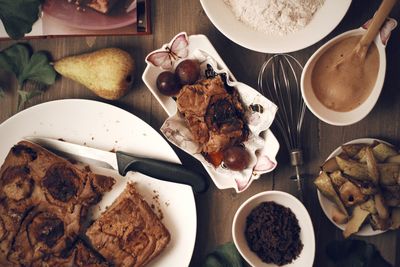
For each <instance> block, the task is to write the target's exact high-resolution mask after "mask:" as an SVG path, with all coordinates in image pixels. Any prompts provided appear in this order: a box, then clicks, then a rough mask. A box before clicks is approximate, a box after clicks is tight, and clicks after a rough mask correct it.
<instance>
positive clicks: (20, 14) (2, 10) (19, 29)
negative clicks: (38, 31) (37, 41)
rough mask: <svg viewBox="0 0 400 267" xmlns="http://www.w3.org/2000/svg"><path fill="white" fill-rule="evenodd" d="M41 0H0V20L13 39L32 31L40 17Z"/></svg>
mask: <svg viewBox="0 0 400 267" xmlns="http://www.w3.org/2000/svg"><path fill="white" fill-rule="evenodd" d="M41 2H42V1H41V0H0V20H1V21H2V22H3V25H4V28H5V29H6V31H7V34H8V35H9V36H10V37H11V38H12V39H20V38H22V37H24V35H25V33H29V32H31V31H32V25H33V24H34V23H35V22H36V21H37V20H38V18H39V10H40V9H39V7H40V5H41Z"/></svg>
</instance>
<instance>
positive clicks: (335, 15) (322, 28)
mask: <svg viewBox="0 0 400 267" xmlns="http://www.w3.org/2000/svg"><path fill="white" fill-rule="evenodd" d="M200 2H201V4H202V6H203V9H204V11H205V12H206V14H207V16H208V18H209V19H210V20H211V22H212V23H213V24H214V25H215V27H217V28H218V30H220V31H221V32H222V33H223V34H224V35H225V36H226V37H228V38H229V39H231V40H232V41H233V42H235V43H237V44H239V45H241V46H243V47H246V48H248V49H250V50H254V51H258V52H262V53H288V52H293V51H297V50H300V49H303V48H306V47H308V46H310V45H313V44H315V43H316V42H318V41H319V40H321V39H322V38H324V37H325V36H327V35H328V34H329V33H330V32H331V31H332V30H333V29H334V28H335V27H336V26H337V25H338V24H339V22H340V21H341V20H342V19H343V17H344V15H345V14H346V12H347V10H348V9H349V7H350V4H351V0H325V2H324V4H323V6H321V7H320V9H319V10H318V11H317V12H316V13H315V14H314V16H313V18H312V20H311V21H310V23H309V24H308V25H307V26H306V27H305V28H303V29H302V30H299V31H297V32H294V33H290V34H287V35H267V34H265V33H262V32H258V31H256V30H254V29H253V28H251V27H250V26H247V25H245V24H244V23H243V22H241V21H239V20H237V19H236V17H235V15H234V14H233V12H232V11H231V8H230V7H229V6H228V5H226V4H225V3H224V1H223V0H200Z"/></svg>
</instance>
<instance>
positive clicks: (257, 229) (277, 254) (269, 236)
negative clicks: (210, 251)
mask: <svg viewBox="0 0 400 267" xmlns="http://www.w3.org/2000/svg"><path fill="white" fill-rule="evenodd" d="M232 236H233V241H234V243H235V245H236V247H237V249H238V251H239V253H240V254H241V255H242V257H243V258H244V259H245V260H246V261H247V262H248V263H249V264H250V265H251V266H257V267H273V266H285V267H286V266H301V267H309V266H310V267H311V266H312V265H313V262H314V256H315V237H314V229H313V225H312V222H311V218H310V215H309V214H308V212H307V210H306V208H305V207H304V205H303V204H302V203H301V202H300V201H299V200H298V199H297V198H295V197H294V196H292V195H290V194H288V193H285V192H282V191H266V192H261V193H258V194H256V195H254V196H252V197H250V198H249V199H247V200H246V201H245V202H244V203H243V204H242V205H241V206H240V207H239V209H238V210H237V211H236V214H235V217H234V219H233V224H232Z"/></svg>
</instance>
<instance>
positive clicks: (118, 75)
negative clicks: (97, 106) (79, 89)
mask: <svg viewBox="0 0 400 267" xmlns="http://www.w3.org/2000/svg"><path fill="white" fill-rule="evenodd" d="M54 68H55V70H56V71H57V72H58V73H59V74H61V75H62V76H65V77H67V78H70V79H72V80H74V81H77V82H79V83H81V84H83V85H84V86H86V87H87V88H89V89H90V90H92V91H93V92H94V93H95V94H97V95H98V96H100V97H102V98H105V99H110V100H115V99H118V98H120V97H122V96H123V95H125V94H126V93H127V91H128V90H129V88H130V86H131V85H132V82H133V72H134V69H135V67H134V60H133V58H132V57H131V56H130V55H129V54H128V53H127V52H125V51H124V50H121V49H118V48H105V49H100V50H97V51H95V52H92V53H86V54H81V55H77V56H69V57H65V58H62V59H60V60H58V61H56V62H55V63H54Z"/></svg>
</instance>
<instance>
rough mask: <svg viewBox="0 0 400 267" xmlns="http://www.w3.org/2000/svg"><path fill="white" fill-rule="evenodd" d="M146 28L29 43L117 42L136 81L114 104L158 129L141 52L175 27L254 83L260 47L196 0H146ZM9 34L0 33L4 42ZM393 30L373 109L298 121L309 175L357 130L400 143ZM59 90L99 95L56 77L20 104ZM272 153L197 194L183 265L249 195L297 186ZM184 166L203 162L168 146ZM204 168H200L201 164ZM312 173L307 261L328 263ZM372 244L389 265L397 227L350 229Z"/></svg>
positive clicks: (398, 33) (1, 115) (65, 46)
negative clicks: (346, 122) (227, 29)
mask: <svg viewBox="0 0 400 267" xmlns="http://www.w3.org/2000/svg"><path fill="white" fill-rule="evenodd" d="M379 3H380V1H363V0H353V3H352V5H351V7H350V9H349V11H348V12H347V15H346V16H345V18H344V19H343V21H342V22H341V23H340V24H339V26H338V27H337V28H336V29H335V30H334V31H333V32H332V33H331V34H330V35H329V36H327V37H326V38H324V39H323V40H322V41H320V42H319V43H317V44H315V45H313V46H311V47H309V48H307V49H303V50H301V51H298V52H295V53H293V55H294V56H295V57H297V58H298V59H299V61H300V62H301V63H303V64H304V63H305V62H306V61H307V59H308V58H309V57H310V55H311V54H312V53H313V52H314V51H315V50H316V49H317V48H318V47H320V46H321V45H322V44H323V43H325V42H326V41H327V40H329V39H330V38H332V37H334V36H336V35H337V34H339V33H341V32H344V31H346V30H349V29H353V28H357V27H359V26H360V25H361V24H362V23H363V22H365V21H366V20H367V19H369V18H370V17H372V15H373V13H374V11H375V10H376V9H377V7H378V6H379ZM152 8H153V10H152V18H153V34H152V35H149V36H110V37H97V38H95V39H93V38H85V37H69V38H54V39H34V40H30V41H29V42H30V44H31V45H32V46H33V48H34V50H35V51H38V50H47V51H49V52H50V53H51V55H52V56H53V58H54V59H58V58H60V57H63V56H67V55H74V54H79V53H82V52H87V51H92V50H95V49H98V48H104V47H110V46H115V47H119V48H123V49H125V50H126V51H128V52H129V53H131V54H132V55H133V56H134V58H135V59H136V67H137V71H136V81H135V83H134V87H133V89H132V90H131V91H130V93H129V94H128V95H126V96H125V97H123V98H121V99H120V100H118V101H112V102H111V103H112V104H113V105H116V106H118V107H121V108H123V109H125V110H128V111H129V112H132V113H133V114H135V115H137V116H138V117H140V118H141V119H143V120H144V121H146V122H147V123H149V124H150V125H151V126H152V127H154V128H155V129H157V130H158V129H159V128H160V126H161V124H162V123H163V121H164V120H165V119H166V117H167V116H166V113H165V112H164V110H163V109H162V107H161V106H160V105H159V104H158V102H157V100H156V99H155V98H154V97H153V96H152V95H151V93H150V92H149V90H148V89H147V88H146V86H145V85H144V83H143V82H142V80H141V75H142V73H143V70H144V68H145V63H144V57H145V56H146V54H147V53H149V52H150V51H152V50H154V49H156V48H159V47H160V46H161V45H162V44H163V43H165V42H168V41H169V40H170V39H171V38H172V37H173V36H174V35H175V34H176V33H178V32H180V31H186V32H187V33H188V34H200V33H201V34H205V35H206V36H207V37H208V38H209V39H210V41H211V42H212V43H213V45H214V46H215V48H216V50H217V51H218V52H219V53H220V55H221V57H222V58H223V60H224V61H225V63H226V64H227V65H228V66H229V68H230V69H231V71H232V72H233V73H234V74H235V76H236V78H237V79H238V80H240V81H242V82H244V83H247V84H249V85H250V86H253V87H254V88H257V75H258V71H259V68H260V67H261V64H262V63H263V61H264V59H265V55H264V54H261V53H257V52H253V51H250V50H248V49H245V48H243V47H241V46H239V45H237V44H235V43H233V42H231V41H230V40H229V39H227V38H226V37H225V36H223V35H222V34H221V33H220V32H219V31H218V30H217V29H216V28H215V27H214V26H213V24H212V23H211V22H210V21H209V19H208V18H207V16H206V14H205V13H204V11H203V9H202V7H201V5H200V3H199V1H196V0H190V1H189V0H179V1H178V0H174V1H163V0H156V1H153V5H152ZM392 17H394V18H397V19H399V18H400V6H399V5H398V6H397V7H396V8H395V9H394V11H393V12H392ZM13 43H15V41H1V42H0V48H1V49H3V48H5V47H8V46H9V45H11V44H13ZM399 43H400V30H399V29H397V30H395V31H394V32H393V33H392V37H391V40H390V42H389V44H388V46H387V49H386V53H387V55H388V57H387V73H386V81H385V86H384V88H383V92H382V94H381V96H380V98H379V101H378V103H377V105H376V106H375V108H374V109H373V110H372V112H371V113H370V114H369V115H368V116H367V117H366V118H365V119H363V120H362V121H360V122H359V123H356V124H354V125H351V126H347V127H335V126H330V125H327V124H325V123H323V122H321V121H319V120H318V119H317V118H316V117H314V116H313V115H312V114H311V113H310V112H308V113H307V114H306V118H305V122H304V129H305V131H304V136H303V139H302V140H303V148H304V150H305V164H304V172H305V173H308V174H310V175H311V177H312V178H313V177H315V175H316V173H317V172H318V170H319V166H320V164H321V163H322V162H323V160H324V159H325V158H326V157H327V156H328V155H329V154H330V152H331V151H332V150H333V149H335V148H336V147H337V146H339V145H340V144H342V143H344V142H346V141H349V140H352V139H355V138H361V137H376V138H380V139H383V140H386V141H388V142H391V143H392V144H394V145H397V146H398V147H399V146H400V105H399V104H398V103H399V102H400V93H399V92H400V78H399V75H400V72H399V69H400V49H399ZM0 82H1V84H3V85H4V84H5V85H6V88H10V90H7V91H6V95H5V97H4V98H2V99H0V123H1V122H3V121H4V120H6V119H7V118H9V117H10V116H12V115H14V114H15V113H16V103H17V93H16V90H11V88H14V89H15V88H16V81H14V80H13V79H12V78H10V76H9V75H7V74H6V73H4V72H1V71H0ZM63 98H84V99H95V100H98V101H105V100H103V99H100V98H99V97H97V96H95V95H94V94H93V93H91V92H90V91H89V90H87V89H85V88H84V87H82V86H81V85H79V84H77V83H75V82H73V81H71V80H68V79H64V78H63V79H61V78H59V79H58V80H57V82H56V84H55V85H53V86H51V87H50V88H48V89H47V90H46V92H45V93H44V94H42V95H41V96H38V97H36V98H34V99H32V100H31V101H30V102H29V103H27V105H26V106H25V107H26V108H27V107H29V106H33V105H36V104H38V103H42V102H47V101H51V100H56V99H63ZM278 139H279V140H280V142H281V144H282V146H281V150H280V151H279V154H278V162H279V165H278V168H277V169H276V170H275V171H274V172H273V173H271V174H267V175H263V176H262V177H261V178H260V179H259V180H257V181H255V182H254V183H253V184H252V185H251V187H250V188H249V189H248V190H246V191H245V192H244V193H241V194H236V193H235V192H234V191H233V190H218V189H217V188H216V187H215V186H214V185H211V187H210V189H209V190H208V192H207V193H205V194H203V195H198V196H197V197H196V202H197V214H198V232H197V240H196V246H195V250H194V254H193V259H192V262H191V265H190V266H201V262H202V260H203V259H204V257H205V255H206V254H207V253H209V252H210V251H212V250H213V249H214V248H215V247H216V245H218V244H222V243H225V242H229V241H231V240H232V236H231V224H232V219H233V216H234V213H235V211H236V209H237V208H238V207H239V205H240V204H241V203H243V202H244V201H245V200H246V199H247V198H249V197H250V196H252V195H254V194H256V193H258V192H261V191H265V190H273V189H274V190H282V191H286V192H289V193H292V194H296V184H295V183H294V182H290V181H289V176H291V175H292V174H293V169H292V168H291V166H290V163H289V160H288V151H287V150H286V149H285V146H284V145H283V140H282V138H281V137H280V136H279V135H278ZM175 150H176V152H177V154H178V155H179V157H180V158H181V159H182V161H183V163H184V164H185V165H186V166H193V167H196V168H200V169H202V167H201V165H200V164H199V163H198V162H197V161H195V160H194V159H193V158H191V157H190V156H188V155H187V154H185V153H183V152H181V151H180V150H178V149H175ZM203 172H204V173H205V171H203ZM312 180H313V179H307V180H306V185H305V191H306V194H305V196H306V197H305V201H304V204H305V206H306V207H307V209H308V211H309V213H310V215H311V218H312V221H313V225H314V230H315V237H316V257H315V264H314V266H333V265H332V264H331V263H329V262H328V260H327V257H326V254H325V246H326V245H327V244H328V243H329V242H330V241H331V240H334V239H342V233H341V231H339V230H338V229H337V228H336V227H335V226H334V225H333V224H332V223H331V222H330V221H329V220H328V218H327V217H326V216H325V215H324V213H323V211H322V210H321V207H320V205H319V203H318V199H317V194H316V189H315V187H314V186H313V183H312ZM357 238H360V239H363V240H366V241H368V242H371V243H373V244H375V245H376V246H377V247H378V249H379V250H380V252H381V253H382V255H383V256H384V257H385V258H386V259H387V260H388V261H389V262H391V263H392V264H393V265H394V266H400V234H399V232H398V231H396V232H394V231H389V232H386V233H384V234H381V235H379V236H373V237H363V238H361V237H357Z"/></svg>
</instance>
